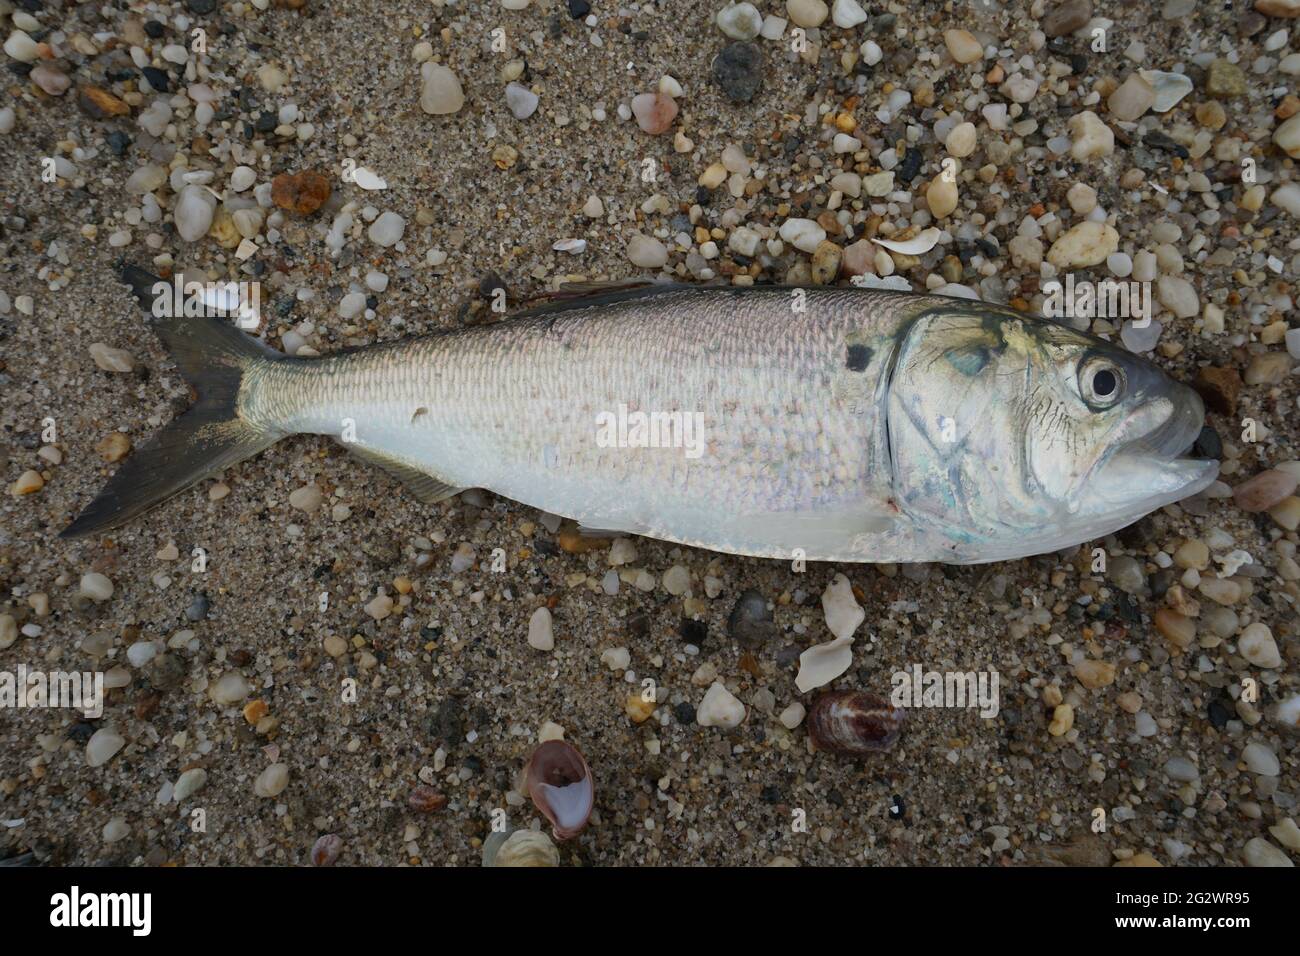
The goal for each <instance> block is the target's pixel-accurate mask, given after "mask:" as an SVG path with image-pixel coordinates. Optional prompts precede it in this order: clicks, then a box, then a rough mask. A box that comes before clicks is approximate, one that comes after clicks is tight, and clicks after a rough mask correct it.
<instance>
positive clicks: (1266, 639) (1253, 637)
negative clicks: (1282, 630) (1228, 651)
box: [1237, 621, 1282, 670]
mask: <svg viewBox="0 0 1300 956" xmlns="http://www.w3.org/2000/svg"><path fill="white" fill-rule="evenodd" d="M1237 651H1238V652H1239V653H1240V654H1241V656H1242V657H1244V658H1245V659H1246V660H1248V661H1250V663H1252V664H1254V665H1255V666H1256V667H1262V668H1263V669H1264V670H1276V669H1277V668H1279V667H1281V666H1282V655H1281V653H1279V651H1278V648H1277V641H1276V640H1274V638H1273V632H1272V631H1271V630H1269V628H1268V625H1266V624H1262V623H1260V622H1259V621H1255V622H1254V623H1253V624H1248V625H1246V629H1245V630H1244V631H1242V632H1241V636H1240V637H1239V638H1237Z"/></svg>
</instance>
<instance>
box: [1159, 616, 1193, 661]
mask: <svg viewBox="0 0 1300 956" xmlns="http://www.w3.org/2000/svg"><path fill="white" fill-rule="evenodd" d="M1155 625H1156V630H1157V631H1159V632H1160V636H1161V637H1163V638H1164V639H1165V640H1167V641H1169V642H1170V643H1171V644H1173V645H1174V646H1175V647H1177V648H1178V649H1179V650H1182V651H1185V650H1187V649H1188V648H1190V647H1191V646H1192V642H1193V641H1195V640H1196V621H1195V620H1193V619H1192V618H1190V617H1187V616H1185V615H1182V614H1179V613H1178V612H1177V611H1175V610H1173V609H1171V608H1167V607H1162V608H1160V609H1158V610H1157V611H1156V613H1155Z"/></svg>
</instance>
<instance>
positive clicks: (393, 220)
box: [366, 211, 406, 248]
mask: <svg viewBox="0 0 1300 956" xmlns="http://www.w3.org/2000/svg"><path fill="white" fill-rule="evenodd" d="M405 231H406V220H405V219H403V218H402V217H401V216H399V215H398V214H397V213H395V212H392V211H388V212H383V213H380V214H379V217H378V218H377V219H376V220H375V221H374V222H372V223H371V224H370V228H369V229H368V230H366V235H367V236H369V237H370V241H371V242H373V243H374V244H375V245H377V246H383V247H384V248H388V247H389V246H394V245H396V244H397V243H398V242H399V241H400V240H401V238H402V234H403V233H404V232H405Z"/></svg>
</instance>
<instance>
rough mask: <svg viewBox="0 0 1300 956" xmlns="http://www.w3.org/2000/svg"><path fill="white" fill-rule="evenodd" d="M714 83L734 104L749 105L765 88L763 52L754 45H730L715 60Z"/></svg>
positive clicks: (713, 68) (738, 43) (740, 43)
mask: <svg viewBox="0 0 1300 956" xmlns="http://www.w3.org/2000/svg"><path fill="white" fill-rule="evenodd" d="M712 74H713V81H714V82H715V83H717V84H718V86H720V87H721V88H722V92H723V93H724V94H725V95H726V97H727V99H729V100H731V102H733V103H748V102H749V101H750V100H752V99H753V98H754V96H755V94H757V93H758V91H759V90H760V89H761V88H762V86H763V52H762V51H761V50H760V49H759V48H758V47H757V46H756V45H755V44H753V43H744V42H737V43H728V44H727V45H726V46H725V47H723V48H722V52H721V53H719V54H718V55H717V56H716V57H714V59H713V67H712Z"/></svg>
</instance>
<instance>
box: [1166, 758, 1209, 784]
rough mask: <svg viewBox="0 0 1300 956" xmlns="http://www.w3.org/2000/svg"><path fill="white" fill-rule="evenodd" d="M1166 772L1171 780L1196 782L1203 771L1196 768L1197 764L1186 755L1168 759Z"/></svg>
mask: <svg viewBox="0 0 1300 956" xmlns="http://www.w3.org/2000/svg"><path fill="white" fill-rule="evenodd" d="M1165 773H1166V774H1168V775H1169V779H1170V780H1176V781H1178V782H1179V783H1195V782H1196V781H1197V780H1199V779H1200V778H1201V772H1200V770H1198V769H1197V768H1196V764H1194V763H1192V761H1190V760H1188V759H1187V758H1186V757H1170V758H1169V759H1168V760H1166V761H1165Z"/></svg>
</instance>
